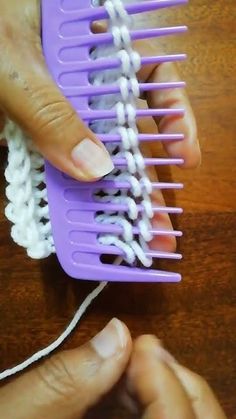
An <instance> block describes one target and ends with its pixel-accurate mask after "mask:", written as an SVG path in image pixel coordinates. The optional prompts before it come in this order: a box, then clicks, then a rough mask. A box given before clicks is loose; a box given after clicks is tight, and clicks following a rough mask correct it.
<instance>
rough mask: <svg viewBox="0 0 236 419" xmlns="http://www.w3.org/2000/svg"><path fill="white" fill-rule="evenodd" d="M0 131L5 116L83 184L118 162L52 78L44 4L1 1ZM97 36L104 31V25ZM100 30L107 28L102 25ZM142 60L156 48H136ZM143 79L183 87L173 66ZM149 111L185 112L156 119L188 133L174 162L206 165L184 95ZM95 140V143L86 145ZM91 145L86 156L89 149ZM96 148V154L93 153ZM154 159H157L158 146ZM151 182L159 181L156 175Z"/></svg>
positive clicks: (162, 245) (152, 97)
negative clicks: (43, 25)
mask: <svg viewBox="0 0 236 419" xmlns="http://www.w3.org/2000/svg"><path fill="white" fill-rule="evenodd" d="M0 9H1V24H0V57H1V58H0V80H1V91H0V109H2V112H1V111H0V126H1V124H2V122H1V121H2V119H3V117H4V115H8V116H10V118H11V119H13V120H15V121H16V122H18V124H19V125H21V126H22V128H23V129H24V130H25V131H26V132H27V133H28V134H29V135H30V137H31V138H32V139H33V141H34V143H35V144H36V145H37V147H38V149H39V151H40V152H41V153H42V154H43V155H44V157H45V158H46V159H48V160H49V161H50V162H51V163H52V164H53V165H55V166H56V167H57V168H59V169H61V170H62V171H64V172H66V173H68V174H69V175H70V176H72V177H74V178H76V179H79V180H87V181H89V180H94V179H95V178H96V179H97V178H100V177H102V176H103V175H105V174H107V173H108V172H109V171H111V169H112V162H111V159H110V157H109V155H108V153H107V152H106V150H105V147H104V146H103V145H102V143H101V142H100V140H99V139H98V138H97V137H96V136H95V134H94V133H93V132H92V131H91V130H90V129H89V128H88V127H87V126H86V125H85V124H84V123H83V121H82V120H81V119H80V118H79V116H78V115H77V113H76V112H75V111H74V110H73V109H72V107H71V105H70V104H69V103H68V102H67V100H66V99H65V98H64V97H63V95H62V94H61V92H60V91H59V89H58V88H57V86H56V85H55V84H54V82H53V80H52V78H51V76H50V75H49V73H48V70H47V67H46V64H45V60H44V57H43V52H42V47H41V38H40V32H41V30H40V2H39V1H38V0H22V1H20V2H19V1H18V0H8V1H7V2H6V1H5V0H0ZM96 30H97V31H99V25H97V27H96ZM100 30H104V27H102V26H101V25H100ZM135 48H136V49H137V50H138V51H139V52H140V53H141V55H143V56H144V55H156V54H157V51H156V47H154V44H152V43H151V42H146V41H145V42H136V43H135ZM138 77H139V79H140V80H142V81H145V82H164V81H173V80H175V81H177V80H178V79H179V76H178V73H177V71H176V68H175V66H174V65H173V64H171V63H165V64H161V65H159V66H157V65H156V66H155V65H151V66H146V67H144V68H142V69H141V70H140V71H139V73H138ZM145 99H146V100H147V103H148V106H149V107H161V108H163V107H172V108H173V107H181V108H182V107H183V108H185V115H184V117H170V116H168V117H167V116H165V117H163V118H160V119H155V121H154V122H155V124H156V126H157V128H158V130H159V131H160V132H161V133H183V134H184V135H185V138H184V140H183V141H172V142H164V144H163V145H164V147H165V149H166V151H167V153H168V155H169V156H171V157H173V156H175V157H182V158H184V161H185V163H184V166H185V167H195V166H197V165H198V164H199V161H200V148H199V143H198V139H197V128H196V122H195V118H194V115H193V111H192V109H191V105H190V103H189V101H188V98H187V96H186V94H185V93H184V92H183V90H179V89H168V90H162V91H155V92H150V93H147V94H146V96H145ZM84 139H90V140H89V141H87V140H86V141H85V142H84V141H83V140H84ZM86 144H87V145H88V149H87V152H86V147H85V145H86ZM93 147H94V148H95V150H94V152H93V150H92V148H93ZM148 153H151V154H152V155H153V156H154V157H156V156H157V150H156V147H155V145H151V148H150V150H148ZM150 177H151V179H152V180H156V173H155V172H154V171H151V173H150ZM152 198H153V203H154V204H156V205H164V204H165V202H164V198H163V195H162V193H161V191H154V192H153V197H152ZM152 222H153V225H154V227H155V226H156V225H158V228H159V229H162V228H163V229H167V230H169V229H170V230H171V228H172V226H171V222H170V219H169V215H168V214H167V213H158V214H156V215H155V217H154V218H153V221H152ZM175 245H176V244H175V237H174V236H172V235H168V236H163V237H158V238H156V239H155V241H153V243H152V244H151V247H153V248H156V249H158V250H162V251H173V250H174V249H175Z"/></svg>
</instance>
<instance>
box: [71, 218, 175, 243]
mask: <svg viewBox="0 0 236 419" xmlns="http://www.w3.org/2000/svg"><path fill="white" fill-rule="evenodd" d="M72 224H73V225H75V226H76V231H86V232H93V233H98V234H100V233H108V234H117V235H121V234H122V233H123V228H122V227H121V226H119V225H117V224H103V223H89V224H88V223H80V222H73V223H72ZM132 232H133V234H140V229H139V227H135V226H133V227H132ZM150 233H151V234H152V235H153V236H175V237H180V236H182V232H181V231H178V230H158V229H156V228H152V229H150ZM72 236H73V232H72ZM72 240H73V238H72Z"/></svg>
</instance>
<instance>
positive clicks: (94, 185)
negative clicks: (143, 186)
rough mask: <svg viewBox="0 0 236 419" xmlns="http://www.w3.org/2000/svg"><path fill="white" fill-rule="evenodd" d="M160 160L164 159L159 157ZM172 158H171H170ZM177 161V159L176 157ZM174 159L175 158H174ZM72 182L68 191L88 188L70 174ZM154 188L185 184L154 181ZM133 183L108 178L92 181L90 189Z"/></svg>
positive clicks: (174, 186)
mask: <svg viewBox="0 0 236 419" xmlns="http://www.w3.org/2000/svg"><path fill="white" fill-rule="evenodd" d="M158 160H163V159H158ZM168 160H170V159H168ZM174 160H175V161H176V159H174ZM172 161H173V159H172ZM178 161H181V162H183V160H182V159H178ZM125 162H126V160H125V159H122V163H124V164H125ZM66 179H69V180H70V182H73V183H72V187H69V188H67V190H66V191H67V192H68V191H69V192H73V191H74V192H75V193H77V191H78V190H84V189H88V184H87V183H85V182H78V181H77V180H74V179H71V178H70V177H69V176H68V178H66ZM74 185H75V186H74ZM151 185H152V188H153V189H155V190H156V189H157V190H158V189H182V188H183V184H182V183H175V182H152V183H151ZM130 188H131V185H130V182H128V181H125V180H122V181H121V180H116V179H112V180H108V179H101V180H100V181H99V183H98V182H90V183H89V189H91V190H92V191H94V190H97V191H99V190H100V189H122V190H125V189H130Z"/></svg>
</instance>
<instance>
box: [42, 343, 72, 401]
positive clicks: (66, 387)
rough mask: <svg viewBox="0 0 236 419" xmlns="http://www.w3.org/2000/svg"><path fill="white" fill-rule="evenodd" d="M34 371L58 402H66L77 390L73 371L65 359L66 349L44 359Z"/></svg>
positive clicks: (49, 394)
mask: <svg viewBox="0 0 236 419" xmlns="http://www.w3.org/2000/svg"><path fill="white" fill-rule="evenodd" d="M36 373H37V376H38V379H39V380H40V381H41V382H42V384H43V387H44V389H45V391H46V393H47V395H48V396H49V397H50V398H51V399H52V400H58V399H59V400H60V403H63V402H64V403H65V404H68V402H70V400H71V399H72V398H73V397H74V396H75V395H76V394H77V392H78V389H77V385H76V380H75V377H74V375H73V371H72V370H71V368H70V366H69V364H68V362H67V359H66V351H64V352H62V353H58V354H56V355H54V356H53V357H52V358H49V359H48V360H46V361H45V362H44V363H43V364H42V365H41V366H40V367H39V368H38V369H37V370H36Z"/></svg>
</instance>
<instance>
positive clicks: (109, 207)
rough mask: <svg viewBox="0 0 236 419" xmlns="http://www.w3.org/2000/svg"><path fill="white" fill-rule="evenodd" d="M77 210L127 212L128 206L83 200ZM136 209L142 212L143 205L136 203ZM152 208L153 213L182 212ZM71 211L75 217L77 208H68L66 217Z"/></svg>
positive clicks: (179, 209) (180, 212)
mask: <svg viewBox="0 0 236 419" xmlns="http://www.w3.org/2000/svg"><path fill="white" fill-rule="evenodd" d="M78 210H79V211H95V212H97V211H105V212H109V211H112V212H117V211H120V212H127V211H128V210H129V207H128V205H126V204H116V203H107V202H86V201H83V202H81V203H80V205H79V208H78ZM137 210H138V212H140V213H142V212H143V211H144V207H143V206H142V205H141V204H139V205H137ZM152 210H153V212H154V213H160V214H182V212H183V210H182V208H178V207H164V206H153V207H152ZM71 211H73V212H75V217H76V214H77V213H78V211H77V210H70V211H69V215H68V217H69V218H70V216H71V214H70V213H71Z"/></svg>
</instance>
